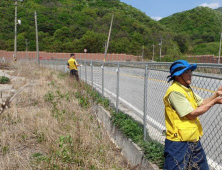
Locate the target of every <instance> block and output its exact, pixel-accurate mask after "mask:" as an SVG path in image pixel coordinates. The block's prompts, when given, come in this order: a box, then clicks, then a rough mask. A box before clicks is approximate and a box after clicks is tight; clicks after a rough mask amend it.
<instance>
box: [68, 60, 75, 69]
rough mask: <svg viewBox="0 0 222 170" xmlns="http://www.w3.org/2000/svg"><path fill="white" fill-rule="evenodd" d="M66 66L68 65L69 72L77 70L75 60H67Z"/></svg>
mask: <svg viewBox="0 0 222 170" xmlns="http://www.w3.org/2000/svg"><path fill="white" fill-rule="evenodd" d="M68 64H69V69H70V70H77V66H76V65H77V62H76V60H75V59H73V58H70V59H69V60H68Z"/></svg>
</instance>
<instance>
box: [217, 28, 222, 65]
mask: <svg viewBox="0 0 222 170" xmlns="http://www.w3.org/2000/svg"><path fill="white" fill-rule="evenodd" d="M221 38H222V32H221V33H220V47H219V57H218V64H220V54H221Z"/></svg>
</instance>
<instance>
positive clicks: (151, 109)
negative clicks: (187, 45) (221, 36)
mask: <svg viewBox="0 0 222 170" xmlns="http://www.w3.org/2000/svg"><path fill="white" fill-rule="evenodd" d="M66 62H67V61H64V60H58V61H56V60H53V61H48V62H45V63H44V62H43V61H41V64H47V65H48V66H50V67H52V68H56V69H57V70H58V69H59V70H62V71H65V72H68V71H69V70H68V69H67V67H66ZM78 63H79V64H80V65H82V66H81V67H79V76H80V78H81V79H82V81H85V82H86V83H88V84H89V85H91V86H92V87H93V88H94V89H96V90H97V91H98V92H100V93H101V94H102V95H103V96H104V97H107V98H109V100H110V101H111V102H112V103H113V104H114V105H115V106H116V111H118V110H121V111H123V112H125V113H127V114H129V115H130V116H131V117H132V118H134V119H135V120H137V121H139V122H141V123H143V125H144V140H146V132H148V134H149V136H150V137H151V138H152V139H154V140H156V141H158V142H160V143H162V144H164V140H165V136H164V135H163V131H164V130H165V119H164V103H163V97H164V94H165V92H166V90H167V88H168V87H169V85H170V83H168V82H167V76H168V75H169V66H170V64H171V63H155V62H151V63H143V62H99V61H87V60H79V61H78ZM221 73H222V65H221V64H198V68H197V69H196V70H195V72H194V73H193V78H192V84H191V88H192V89H193V91H194V92H196V93H197V94H198V95H200V96H201V97H202V98H207V97H209V96H211V95H212V94H213V93H214V92H215V91H216V90H217V88H218V87H219V86H221V85H222V83H221V80H222V74H221ZM221 111H222V105H215V106H214V107H212V108H211V109H210V110H209V111H208V112H207V113H205V114H204V115H202V116H200V120H201V124H202V126H203V130H204V136H203V137H202V139H201V142H202V145H203V147H204V149H205V152H206V155H207V159H208V163H209V165H210V167H211V168H212V169H222V157H221V153H222V145H221V144H222V128H221V126H222V125H221V120H222V113H221Z"/></svg>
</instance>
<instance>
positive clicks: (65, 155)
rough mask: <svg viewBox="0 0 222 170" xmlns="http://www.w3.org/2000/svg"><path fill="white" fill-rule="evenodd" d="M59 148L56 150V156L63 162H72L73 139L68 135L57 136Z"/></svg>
mask: <svg viewBox="0 0 222 170" xmlns="http://www.w3.org/2000/svg"><path fill="white" fill-rule="evenodd" d="M58 143H59V150H58V151H57V152H56V154H57V156H59V158H61V159H62V161H63V162H73V157H72V154H73V149H72V148H73V141H72V138H71V136H70V135H67V136H60V137H59V141H58Z"/></svg>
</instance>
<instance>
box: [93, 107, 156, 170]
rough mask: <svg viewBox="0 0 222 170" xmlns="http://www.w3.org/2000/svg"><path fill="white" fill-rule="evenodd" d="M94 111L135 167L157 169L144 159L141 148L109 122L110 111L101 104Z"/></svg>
mask: <svg viewBox="0 0 222 170" xmlns="http://www.w3.org/2000/svg"><path fill="white" fill-rule="evenodd" d="M95 113H96V115H97V119H98V121H99V122H100V123H101V124H102V125H103V127H104V128H105V129H106V131H107V133H108V134H109V135H110V137H111V139H112V140H113V142H114V143H115V144H116V145H117V146H118V147H119V148H120V149H121V150H122V154H123V155H124V156H125V157H126V158H127V160H128V161H129V162H130V163H131V164H132V165H133V166H135V167H137V168H138V169H141V170H159V168H158V167H157V165H154V164H152V163H150V162H149V161H148V160H146V159H145V157H144V154H143V152H142V151H141V149H140V148H139V147H138V146H137V145H136V144H135V143H133V142H132V141H131V140H130V139H128V138H127V137H125V136H124V135H123V134H122V132H121V131H120V130H119V129H118V128H116V127H115V126H114V125H113V124H112V122H111V115H110V113H109V112H108V111H107V110H105V109H104V108H103V107H101V106H98V105H97V106H96V109H95Z"/></svg>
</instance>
